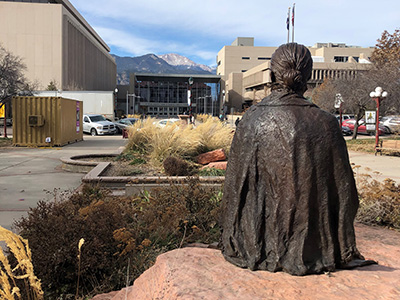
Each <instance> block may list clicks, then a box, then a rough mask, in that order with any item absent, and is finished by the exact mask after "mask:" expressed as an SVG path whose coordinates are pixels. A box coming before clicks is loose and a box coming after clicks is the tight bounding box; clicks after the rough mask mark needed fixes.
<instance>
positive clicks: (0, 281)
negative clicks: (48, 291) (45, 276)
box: [0, 226, 43, 300]
mask: <svg viewBox="0 0 400 300" xmlns="http://www.w3.org/2000/svg"><path fill="white" fill-rule="evenodd" d="M0 241H3V242H5V243H6V245H7V247H8V249H9V251H10V255H9V258H10V259H8V258H7V257H6V255H5V254H4V253H3V250H2V249H1V247H0V299H4V300H15V299H28V300H29V299H32V300H36V299H43V291H42V288H41V284H40V280H39V279H38V278H37V277H36V276H35V274H34V272H33V265H32V256H31V250H30V248H29V245H28V241H27V240H25V239H23V238H21V237H20V236H18V235H16V234H15V233H13V232H11V231H9V230H7V229H5V228H3V227H1V226H0Z"/></svg>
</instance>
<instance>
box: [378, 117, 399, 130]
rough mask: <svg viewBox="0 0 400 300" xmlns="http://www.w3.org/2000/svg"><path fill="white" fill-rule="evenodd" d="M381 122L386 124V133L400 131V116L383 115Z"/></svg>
mask: <svg viewBox="0 0 400 300" xmlns="http://www.w3.org/2000/svg"><path fill="white" fill-rule="evenodd" d="M380 123H381V124H382V125H383V126H385V130H386V133H400V116H399V115H396V116H386V117H383V118H382V119H381V121H380Z"/></svg>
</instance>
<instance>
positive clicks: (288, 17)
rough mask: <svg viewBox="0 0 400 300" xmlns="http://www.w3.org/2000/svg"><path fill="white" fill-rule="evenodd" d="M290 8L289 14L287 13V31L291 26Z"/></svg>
mask: <svg viewBox="0 0 400 300" xmlns="http://www.w3.org/2000/svg"><path fill="white" fill-rule="evenodd" d="M289 20H290V7H289V10H288V13H287V19H286V28H287V30H289V24H290V21H289Z"/></svg>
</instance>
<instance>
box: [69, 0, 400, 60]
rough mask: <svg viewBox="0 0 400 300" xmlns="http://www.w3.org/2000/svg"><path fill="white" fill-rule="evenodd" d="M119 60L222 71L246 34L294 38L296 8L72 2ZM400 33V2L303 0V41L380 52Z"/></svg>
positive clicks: (229, 0) (269, 3)
mask: <svg viewBox="0 0 400 300" xmlns="http://www.w3.org/2000/svg"><path fill="white" fill-rule="evenodd" d="M70 2H71V3H72V4H73V5H74V6H75V8H77V9H78V11H79V12H80V13H81V14H82V15H83V17H84V18H85V19H86V20H87V21H88V22H89V24H91V26H92V27H93V28H94V29H95V30H96V31H97V32H98V33H99V35H100V36H101V37H102V38H103V40H104V41H105V42H106V43H107V44H108V45H109V46H110V48H111V53H113V54H116V55H119V56H140V55H144V54H148V53H154V54H157V55H161V54H166V53H178V54H181V55H184V56H186V57H188V58H190V59H191V60H193V61H194V62H196V63H201V64H206V65H215V64H216V62H215V60H216V55H217V53H218V51H219V50H220V49H221V48H222V47H223V46H225V45H230V44H231V43H232V42H233V41H234V40H235V39H236V37H238V36H243V37H254V38H255V46H279V45H281V44H283V43H285V42H286V40H287V30H286V17H287V12H288V7H289V6H290V7H291V6H292V5H293V2H288V1H282V0H247V1H243V0H197V1H194V0H185V1H184V0H175V1H162V0H146V1H143V0H141V1H138V0H113V1H110V0H70ZM396 28H400V1H399V0H380V1H376V0H374V1H372V0H363V1H361V0H298V1H297V2H296V8H295V41H296V42H298V43H301V44H304V45H307V46H312V45H314V44H315V43H317V42H333V43H346V44H348V45H357V46H362V47H370V46H374V45H375V43H376V40H377V39H378V38H379V37H380V36H381V34H382V32H383V31H384V30H388V31H389V32H390V33H393V32H394V30H395V29H396Z"/></svg>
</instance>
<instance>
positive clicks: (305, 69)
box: [221, 43, 374, 275]
mask: <svg viewBox="0 0 400 300" xmlns="http://www.w3.org/2000/svg"><path fill="white" fill-rule="evenodd" d="M271 69H272V73H273V76H272V78H273V81H274V84H273V86H272V93H271V95H269V96H268V97H266V98H265V99H264V100H263V101H262V102H261V103H259V104H257V105H254V106H252V107H251V108H250V109H249V110H248V111H247V112H246V114H245V115H244V117H243V119H242V120H241V121H240V123H239V124H238V127H237V130H236V133H235V136H234V139H233V142H232V147H231V152H230V156H229V160H228V167H227V173H226V180H225V190H224V197H223V201H222V215H221V227H222V237H221V247H222V253H223V255H224V257H225V259H226V260H228V261H229V262H231V263H233V264H235V265H237V266H239V267H242V268H249V269H251V270H268V271H273V272H275V271H279V270H283V271H285V272H288V273H290V274H292V275H305V274H312V273H321V272H324V271H333V270H335V269H336V268H347V267H355V266H360V265H365V264H369V263H374V262H373V261H365V260H364V258H363V257H362V256H361V254H360V253H359V251H358V250H357V248H356V241H355V234H354V218H355V215H356V212H357V209H358V204H359V202H358V195H357V189H356V185H355V180H354V176H353V171H352V168H351V166H350V163H349V158H348V153H347V148H346V144H345V141H344V139H343V136H342V133H341V130H340V128H339V125H338V122H337V120H336V118H335V117H333V116H332V115H331V114H329V113H327V112H325V111H323V110H321V109H319V108H318V107H317V106H316V105H314V104H312V103H311V102H309V101H307V100H306V99H305V98H304V97H303V94H304V91H305V90H306V83H307V80H308V79H309V78H310V75H311V70H312V59H311V54H310V52H309V51H308V49H307V48H305V47H304V46H302V45H298V44H295V43H290V44H285V45H283V46H281V47H280V48H278V49H277V50H276V52H275V53H274V55H273V56H272V60H271Z"/></svg>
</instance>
